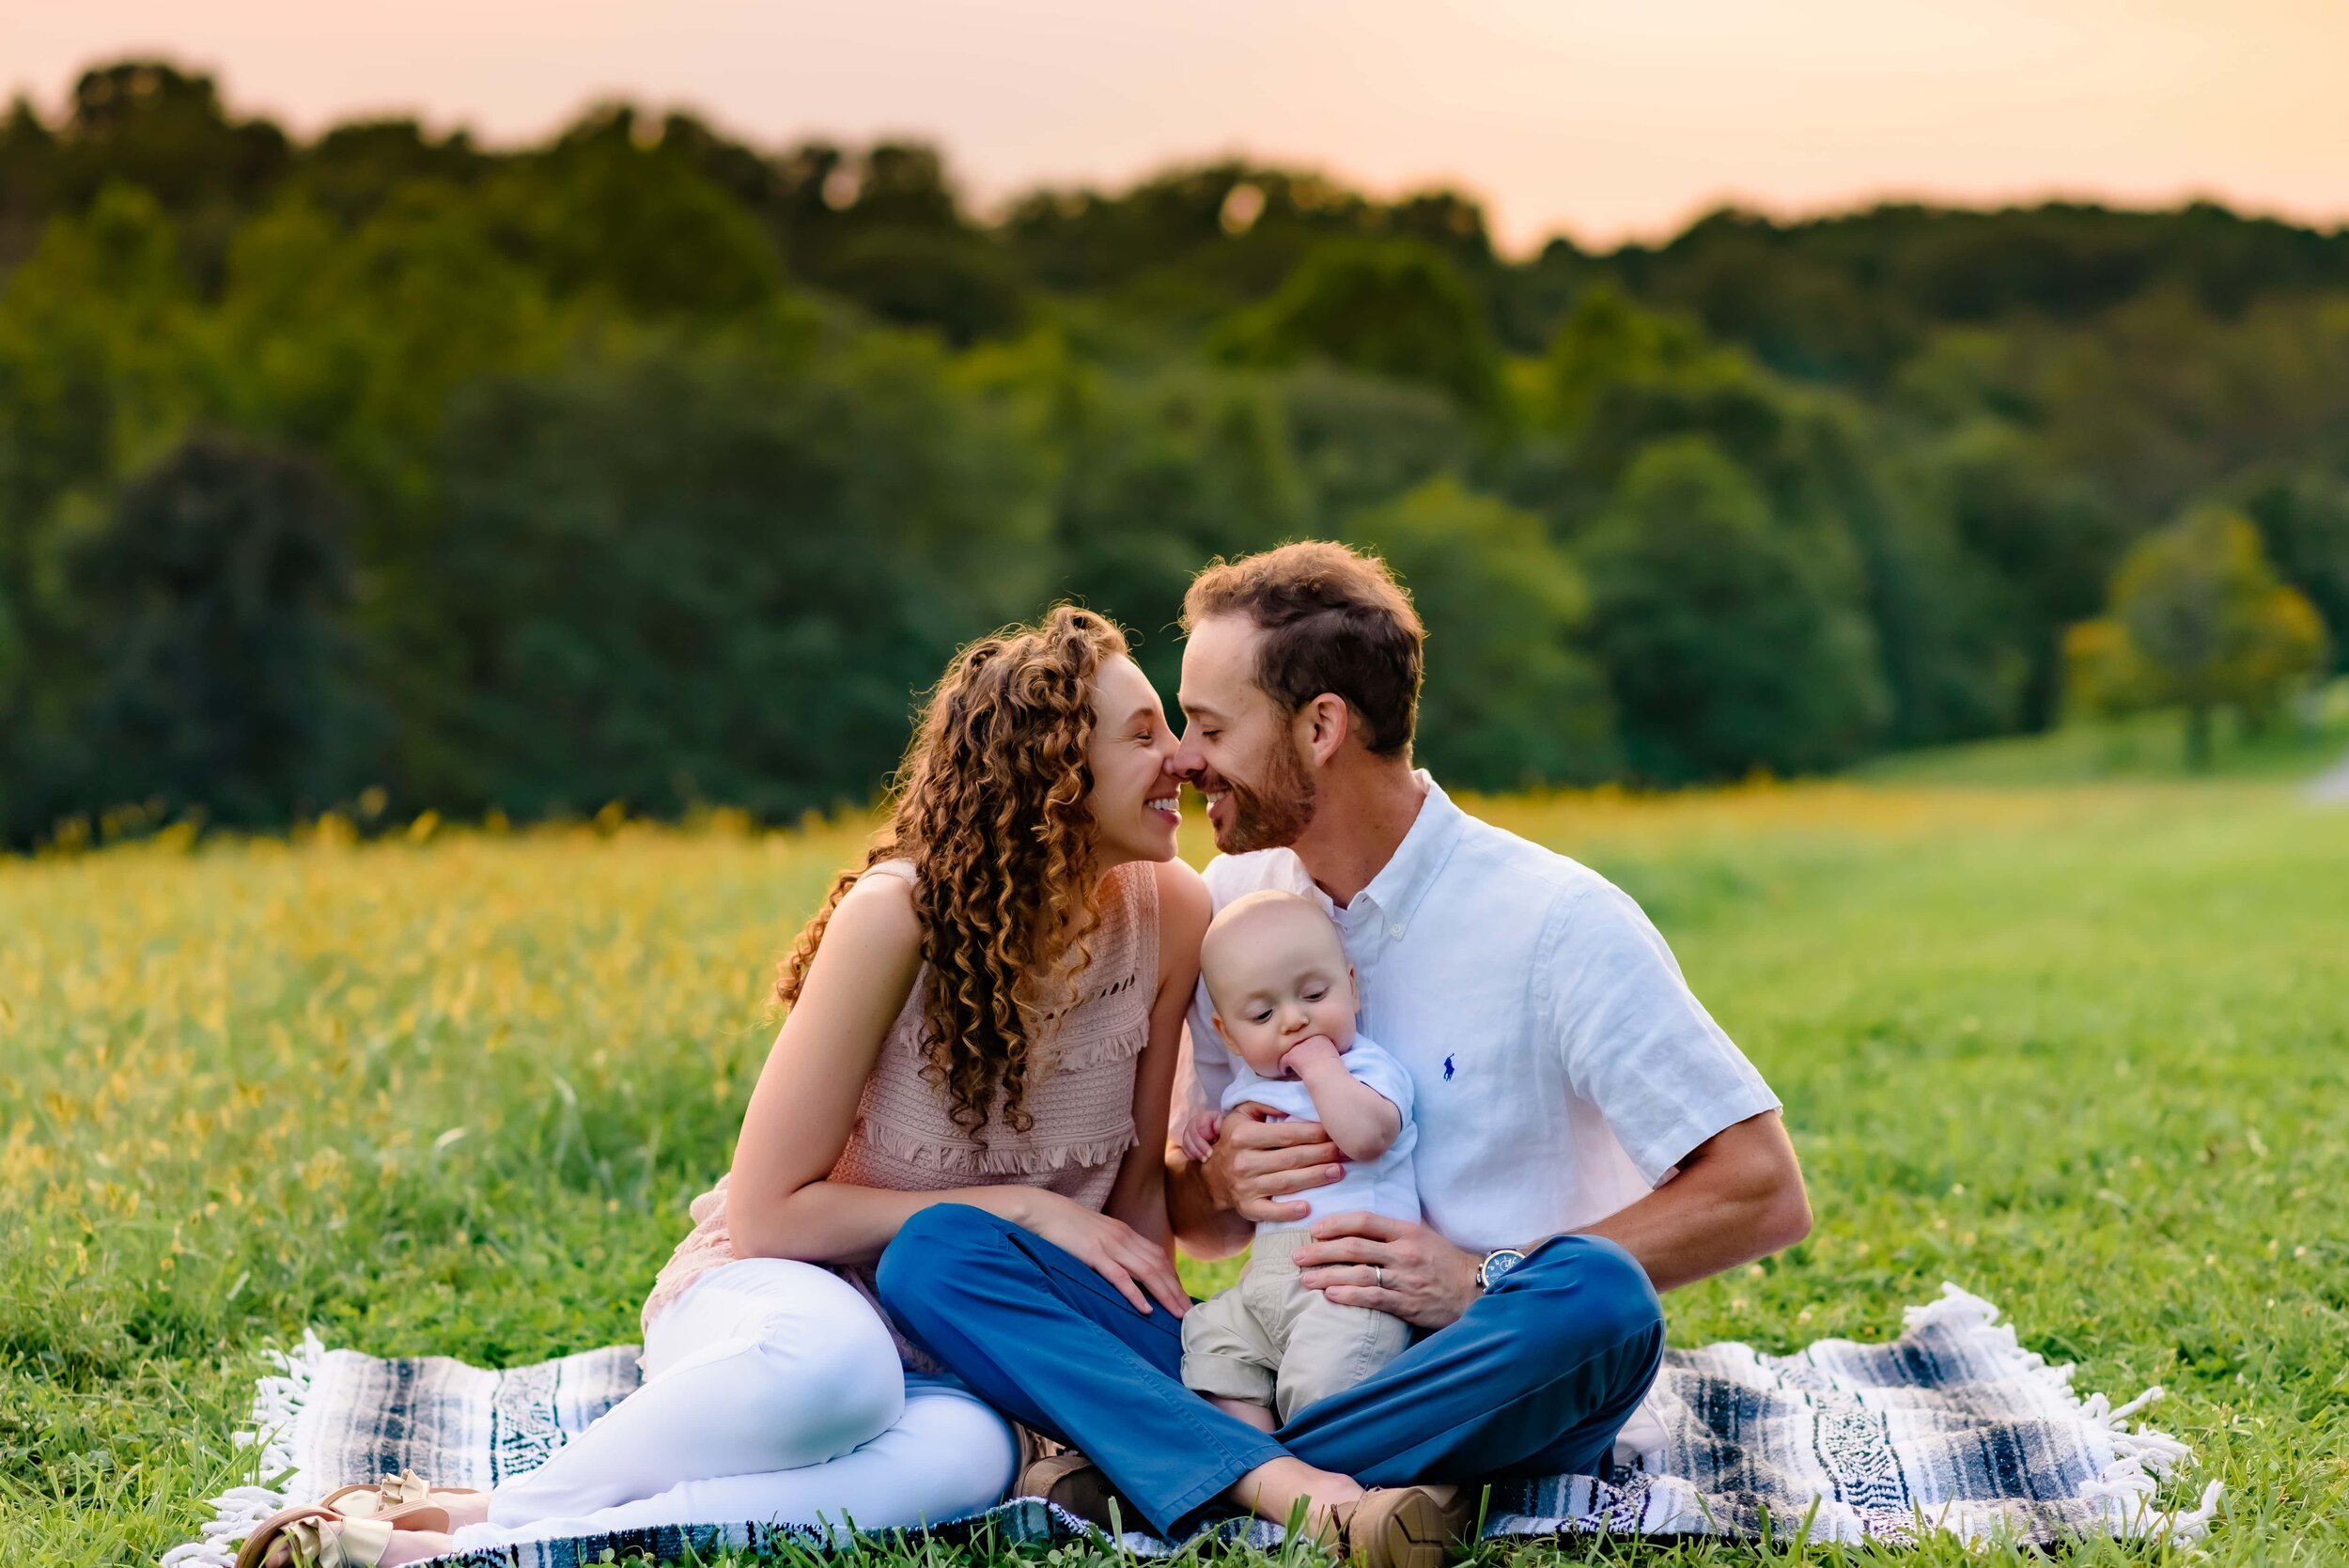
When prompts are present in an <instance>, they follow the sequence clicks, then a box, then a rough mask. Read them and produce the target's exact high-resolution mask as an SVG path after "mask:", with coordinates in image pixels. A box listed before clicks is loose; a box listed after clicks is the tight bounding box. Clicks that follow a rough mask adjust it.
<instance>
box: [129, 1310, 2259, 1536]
mask: <svg viewBox="0 0 2349 1568" xmlns="http://www.w3.org/2000/svg"><path fill="white" fill-rule="evenodd" d="M1942 1290H1943V1296H1942V1298H1941V1299H1940V1300H1938V1301H1936V1302H1933V1303H1931V1304H1929V1305H1927V1306H1922V1307H1914V1308H1911V1309H1909V1310H1908V1312H1907V1313H1906V1326H1905V1327H1904V1329H1903V1331H1902V1333H1901V1335H1900V1337H1899V1338H1898V1339H1895V1340H1893V1341H1891V1342H1890V1343H1882V1344H1862V1343H1856V1342H1854V1341H1850V1340H1822V1341H1819V1342H1818V1343H1814V1344H1812V1345H1810V1346H1808V1347H1807V1348H1805V1349H1803V1350H1801V1351H1799V1352H1797V1353H1796V1354H1794V1355H1791V1356H1765V1355H1762V1354H1759V1353H1757V1352H1756V1351H1754V1350H1752V1349H1751V1348H1750V1347H1749V1346H1746V1345H1743V1344H1738V1343H1723V1344H1713V1345H1707V1346H1705V1347H1703V1349H1698V1350H1672V1351H1668V1352H1666V1354H1665V1358H1664V1370H1663V1372H1662V1374H1661V1375H1660V1377H1659V1379H1658V1391H1657V1394H1656V1395H1654V1396H1652V1397H1651V1400H1650V1403H1649V1406H1648V1408H1649V1409H1651V1410H1652V1411H1654V1412H1655V1413H1656V1414H1657V1416H1658V1417H1660V1418H1661V1421H1662V1428H1663V1432H1664V1434H1665V1436H1664V1441H1663V1443H1662V1445H1661V1446H1660V1447H1658V1448H1656V1449H1652V1450H1650V1451H1649V1452H1645V1453H1643V1454H1641V1457H1640V1460H1639V1462H1638V1463H1637V1464H1635V1465H1631V1466H1619V1467H1616V1469H1615V1470H1614V1472H1613V1473H1612V1474H1610V1475H1609V1476H1606V1477H1594V1476H1557V1477H1552V1478H1549V1479H1547V1480H1541V1481H1526V1482H1510V1483H1501V1484H1497V1485H1495V1486H1494V1487H1493V1489H1492V1494H1491V1498H1490V1500H1489V1506H1488V1510H1487V1514H1486V1525H1485V1533H1486V1535H1487V1536H1501V1537H1518V1538H1532V1537H1542V1536H1555V1535H1569V1534H1571V1535H1583V1534H1595V1533H1601V1532H1613V1533H1617V1534H1632V1535H1644V1536H1718V1537H1725V1538H1733V1539H1747V1540H1750V1539H1758V1538H1759V1537H1761V1536H1762V1535H1763V1534H1764V1532H1765V1531H1768V1532H1769V1533H1771V1534H1773V1535H1776V1536H1778V1537H1780V1538H1781V1539H1782V1538H1784V1537H1785V1536H1787V1535H1789V1534H1792V1533H1794V1532H1796V1531H1797V1530H1804V1529H1807V1530H1808V1532H1809V1536H1810V1538H1811V1539H1812V1540H1814V1541H1824V1540H1835V1541H1858V1540H1862V1539H1872V1540H1876V1541H1882V1542H1886V1543H1890V1544H1906V1543H1912V1542H1915V1541H1918V1540H1920V1539H1921V1538H1922V1537H1924V1536H1926V1535H1928V1534H1931V1533H1934V1532H1936V1531H1947V1532H1949V1533H1951V1534H1953V1535H1956V1536H1958V1537H1960V1538H1963V1539H1965V1540H1968V1541H1972V1542H1988V1541H1995V1540H2000V1539H2005V1540H2011V1541H2014V1542H2016V1543H2022V1544H2032V1545H2054V1544H2057V1543H2059V1542H2062V1541H2065V1540H2070V1539H2075V1538H2078V1537H2085V1536H2108V1537H2114V1538H2119V1539H2123V1540H2146V1539H2158V1540H2171V1541H2191V1540H2195V1539H2198V1538H2200V1537H2201V1535H2202V1534H2203V1533H2204V1532H2205V1531H2206V1530H2207V1529H2208V1528H2209V1524H2210V1520H2211V1516H2212V1514H2213V1512H2214V1510H2215V1509H2216V1507H2217V1500H2218V1493H2219V1488H2218V1486H2217V1483H2212V1484H2211V1485H2209V1486H2208V1487H2206V1488H2205V1489H2204V1491H2203V1493H2202V1496H2201V1499H2200V1500H2199V1501H2198V1502H2197V1503H2196V1504H2194V1505H2193V1506H2190V1507H2187V1506H2180V1505H2164V1504H2163V1503H2162V1502H2161V1501H2160V1500H2159V1498H2158V1496H2157V1494H2158V1492H2159V1490H2160V1488H2161V1483H2162V1482H2163V1480H2164V1479H2165V1478H2167V1477H2170V1476H2171V1475H2172V1474H2173V1473H2174V1472H2175V1471H2177V1470H2178V1469H2179V1468H2180V1467H2182V1466H2183V1465H2184V1464H2185V1462H2186V1459H2187V1457H2188V1455H2187V1452H2186V1446H2185V1445H2184V1444H2182V1443H2180V1442H2178V1441H2177V1440H2176V1439H2174V1438H2172V1437H2170V1436H2165V1435H2164V1434H2161V1433H2159V1432H2155V1431H2152V1430H2150V1429H2148V1428H2146V1427H2144V1426H2143V1425H2142V1424H2141V1423H2139V1425H2138V1427H2137V1429H2136V1430H2132V1429H2131V1422H2130V1421H2129V1419H2128V1418H2130V1417H2131V1416H2133V1415H2134V1414H2135V1413H2136V1411H2137V1410H2138V1409H2139V1407H2141V1406H2142V1405H2145V1404H2146V1403H2147V1402H2149V1401H2150V1400H2152V1399H2154V1398H2155V1397H2156V1396H2158V1394H2159V1393H2160V1390H2159V1389H2150V1390H2148V1391H2147V1392H2146V1393H2145V1394H2144V1395H2141V1396H2140V1397H2139V1399H2137V1400H2134V1401H2132V1402H2131V1403H2130V1404H2128V1405H2123V1406H2122V1407H2120V1408H2118V1409H2115V1408H2113V1407H2112V1406H2111V1405H2109V1404H2108V1402H2107V1401H2106V1399H2105V1398H2104V1396H2103V1395H2101V1394H2092V1395H2090V1396H2088V1397H2087V1398H2084V1399H2083V1398H2081V1397H2079V1396H2077V1395H2076V1394H2074V1393H2073V1392H2072V1389H2071V1379H2072V1370H2073V1369H2072V1368H2071V1367H2070V1366H2068V1365H2067V1366H2049V1365H2047V1364H2046V1362H2045V1361H2044V1360H2043V1359H2042V1358H2040V1357H2038V1356H2036V1355H2033V1354H2032V1353H2030V1352H2029V1351H2027V1350H2025V1349H2023V1348H2022V1347H2021V1346H2020V1345H2019V1344H2017V1343H2016V1342H2015V1330H2014V1329H2013V1328H2012V1327H2009V1326H2007V1325H2004V1324H2001V1323H2000V1322H1999V1312H1998V1309H1997V1308H1995V1307H1993V1306H1991V1305H1990V1304H1989V1303H1988V1302H1986V1301H1983V1299H1981V1298H1980V1297H1978V1296H1969V1295H1968V1294H1967V1293H1966V1292H1964V1291H1961V1290H1959V1289H1958V1288H1957V1287H1956V1286H1955V1285H1944V1286H1943V1287H1942ZM635 1353H636V1347H635V1346H633V1345H614V1346H610V1347H608V1348H606V1349H602V1350H593V1351H587V1352H584V1353H582V1354H580V1355H576V1356H566V1357H564V1358H560V1359H558V1360H552V1361H541V1362H538V1363H537V1364H536V1365H533V1366H525V1367H516V1368H512V1369H510V1370H508V1371H505V1372H486V1371H483V1370H481V1369H479V1368H476V1367H470V1366H467V1365H465V1364H464V1363H462V1362H460V1361H456V1360H452V1359H450V1358H446V1357H439V1356H434V1357H424V1358H413V1359H402V1360H386V1359H383V1358H378V1357H373V1356H366V1355H363V1354H361V1353H360V1352H358V1351H353V1350H330V1349H328V1348H326V1347H325V1346H324V1345H323V1344H322V1343H319V1340H318V1338H317V1336H316V1335H315V1334H311V1335H309V1336H306V1337H305V1338H304V1340H303V1343H302V1344H300V1345H299V1346H297V1347H295V1348H294V1349H293V1350H291V1351H288V1352H274V1353H272V1359H273V1360H274V1361H275V1363H276V1365H277V1367H278V1371H277V1372H276V1373H275V1374H271V1375H267V1376H264V1377H262V1378H261V1379H260V1383H259V1387H258V1389H257V1393H256V1396H255V1400H254V1410H253V1422H254V1430H253V1431H252V1432H250V1433H240V1434H239V1435H238V1436H239V1440H240V1441H242V1442H246V1443H249V1444H251V1445H253V1446H254V1447H255V1448H257V1450H258V1453H257V1460H258V1463H257V1473H258V1475H259V1476H260V1477H261V1478H262V1479H263V1480H264V1481H267V1480H269V1479H271V1478H277V1479H278V1484H277V1485H275V1486H270V1485H263V1484H257V1485H251V1486H242V1487H239V1488H237V1489H235V1490H233V1491H231V1492H229V1493H227V1494H226V1495H225V1496H223V1497H221V1498H217V1499H215V1500H214V1506H215V1510H216V1516H215V1518H214V1519H213V1521H212V1522H211V1523H210V1525H207V1526H206V1527H205V1529H204V1531H203V1538H202V1539H201V1540H199V1541H194V1542H190V1543H189V1544H187V1545H182V1546H177V1547H174V1548H173V1549H172V1550H170V1551H168V1552H166V1553H164V1554H163V1560H162V1568H229V1565H230V1564H231V1563H232V1562H233V1561H234V1559H235V1555H236V1547H235V1544H236V1543H237V1542H239V1541H241V1539H243V1537H244V1536H245V1534H246V1533H247V1532H248V1531H249V1530H250V1529H252V1528H253V1526H254V1525H255V1524H256V1523H257V1522H258V1521H259V1520H261V1519H262V1518H265V1517H267V1516H268V1515H269V1514H272V1513H273V1512H274V1511H276V1510H277V1509H280V1508H283V1507H287V1506H288V1505H289V1504H291V1503H294V1502H300V1501H308V1500H311V1499H314V1498H319V1497H321V1496H323V1495H324V1494H325V1493H327V1492H328V1491H330V1490H332V1489H333V1488H334V1487H336V1486H340V1485H344V1484H347V1483H353V1482H365V1481H373V1480H375V1479H377V1478H378V1477H380V1476H385V1475H391V1474H394V1473H397V1472H398V1471H402V1470H410V1471H413V1472H415V1473H416V1474H419V1475H423V1476H426V1477H428V1478H430V1479H431V1480H432V1481H434V1482H435V1483H440V1484H443V1485H449V1486H474V1487H484V1488H487V1487H491V1486H495V1485H496V1484H497V1483H500V1482H502V1481H505V1480H506V1479H507V1478H509V1477H512V1476H516V1475H520V1474H521V1473H522V1472H524V1471H526V1470H529V1469H531V1468H533V1467H537V1465H540V1464H542V1463H544V1462H545V1460H546V1458H547V1456H548V1455H549V1454H551V1453H552V1452H554V1450H555V1449H556V1448H557V1447H559V1446H560V1445H561V1444H562V1443H564V1442H565V1441H567V1440H568V1438H569V1437H570V1436H573V1435H574V1434H576V1433H578V1432H579V1431H581V1430H582V1429H583V1428H584V1427H585V1426H586V1425H587V1423H588V1422H590V1421H594V1420H595V1419H596V1418H597V1417H598V1416H599V1415H601V1414H602V1413H603V1412H604V1411H605V1410H608V1409H610V1408H611V1407H612V1406H613V1405H615V1404H617V1403H618V1402H619V1401H620V1400H621V1399H623V1398H625V1397H626V1396H627V1395H628V1393H629V1392H630V1389H634V1388H635V1386H636V1382H637V1376H638V1374H637V1370H636V1360H635ZM827 1523H831V1522H829V1521H828V1522H827ZM1087 1530H1088V1527H1086V1526H1084V1525H1082V1524H1081V1523H1080V1522H1078V1521H1077V1520H1076V1519H1074V1518H1072V1517H1070V1516H1069V1515H1067V1514H1063V1513H1061V1512H1060V1511H1058V1510H1057V1509H1053V1508H1050V1507H1049V1506H1048V1505H1046V1504H1044V1503H1042V1502H1040V1501H1036V1500H1034V1499H1027V1500H1019V1499H1014V1500H1012V1501H1009V1502H1005V1503H1003V1504H1000V1505H998V1506H997V1507H995V1508H993V1509H990V1510H988V1512H987V1513H985V1514H979V1515H977V1516H975V1517H973V1518H971V1519H965V1520H958V1521H956V1522H955V1523H953V1524H951V1525H943V1526H941V1527H939V1528H938V1529H936V1530H934V1532H933V1533H934V1534H936V1535H941V1536H945V1537H948V1538H950V1539H979V1538H985V1537H991V1538H992V1539H993V1540H994V1541H995V1542H998V1543H1004V1544H1013V1543H1021V1542H1046V1541H1057V1540H1063V1539H1066V1538H1069V1537H1071V1536H1075V1535H1078V1534H1081V1533H1085V1532H1087ZM1214 1533H1215V1534H1216V1535H1217V1536H1218V1537H1219V1538H1221V1539H1223V1540H1226V1541H1235V1542H1237V1541H1246V1542H1249V1543H1252V1544H1253V1545H1262V1546H1273V1545H1278V1543H1279V1540H1280V1536H1281V1531H1280V1529H1279V1527H1277V1526H1273V1525H1270V1524H1266V1523H1263V1522H1261V1521H1253V1520H1238V1519H1236V1520H1232V1521H1229V1522H1227V1523H1225V1524H1224V1525H1222V1526H1220V1527H1218V1528H1217V1529H1216V1530H1215V1532H1214ZM831 1540H832V1535H831V1532H830V1531H829V1530H828V1529H825V1528H823V1527H822V1526H810V1525H805V1524H781V1525H778V1524H770V1523H758V1522H754V1521H745V1520H729V1521H711V1522H708V1523H701V1524H692V1525H685V1526H679V1527H677V1528H673V1529H656V1530H630V1531H626V1532H621V1533H614V1534H604V1535H597V1536H592V1537H584V1538H579V1539H573V1540H566V1541H557V1542H537V1543H531V1544H528V1545H516V1546H508V1547H503V1548H500V1549H497V1550H493V1551H487V1552H483V1551H475V1552H470V1553H465V1554H460V1555H459V1556H457V1557H453V1558H447V1559H443V1561H445V1562H452V1563H463V1564H467V1565H475V1564H477V1565H480V1568H583V1565H586V1564H594V1563H600V1562H608V1561H611V1560H613V1559H614V1558H619V1559H625V1558H627V1557H628V1556H629V1555H630V1552H632V1551H633V1552H641V1553H645V1554H646V1555H648V1556H650V1557H652V1558H655V1559H657V1560H680V1559H683V1558H685V1557H686V1556H687V1554H688V1553H689V1551H690V1552H692V1553H697V1554H699V1555H700V1556H701V1557H702V1558H704V1559H707V1558H708V1557H709V1556H710V1555H711V1554H712V1553H714V1552H715V1551H717V1550H719V1549H721V1548H723V1547H734V1548H738V1549H748V1550H751V1551H754V1552H757V1551H762V1550H767V1549H771V1548H775V1547H779V1546H782V1545H785V1544H786V1543H790V1544H795V1545H802V1546H812V1547H816V1548H818V1549H820V1548H822V1547H823V1546H825V1545H828V1544H830V1542H831ZM1122 1545H1124V1546H1125V1547H1126V1548H1127V1549H1128V1550H1130V1551H1132V1552H1133V1553H1135V1554H1137V1555H1140V1556H1164V1555H1169V1554H1171V1553H1172V1552H1174V1551H1175V1549H1176V1544H1175V1543H1170V1542H1165V1541H1161V1540H1159V1539H1157V1538H1155V1537H1152V1536H1148V1535H1143V1534H1140V1533H1131V1534H1128V1535H1127V1536H1126V1537H1125V1538H1124V1541H1123V1543H1122ZM607 1552H610V1553H611V1554H613V1556H612V1557H609V1558H608V1557H606V1556H605V1553H607Z"/></svg>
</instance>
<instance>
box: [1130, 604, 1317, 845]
mask: <svg viewBox="0 0 2349 1568" xmlns="http://www.w3.org/2000/svg"><path fill="white" fill-rule="evenodd" d="M1262 635H1263V633H1262V632H1260V631H1258V630H1257V629H1256V627H1255V624H1254V623H1253V622H1252V621H1250V620H1248V619H1247V618H1246V617H1245V616H1240V615H1215V616H1210V617H1208V618H1207V619H1206V620H1203V621H1201V622H1200V623H1199V624H1198V625H1196V626H1194V627H1192V628H1191V629H1190V639H1189V640H1188V641H1186V642H1185V643H1184V644H1183V687H1182V691H1181V693H1180V697H1179V700H1180V702H1181V704H1182V708H1183V716H1184V719H1185V720H1186V724H1185V727H1184V730H1183V743H1182V747H1181V749H1180V750H1179V751H1177V752H1176V753H1175V756H1174V759H1173V760H1172V761H1171V762H1169V763H1168V764H1167V768H1168V770H1169V771H1170V772H1173V773H1175V774H1176V775H1177V776H1179V777H1182V778H1185V779H1189V780H1190V782H1191V783H1192V784H1194V785H1196V786H1197V787H1198V789H1199V792H1200V793H1201V794H1203V795H1205V796H1206V798H1207V825H1208V826H1209V827H1210V828H1213V829H1214V830H1215V846H1216V847H1217V848H1218V849H1221V851H1223V853H1225V854H1227V855H1244V854H1247V853H1248V852H1249V851H1251V850H1254V849H1274V848H1279V847H1281V846H1283V845H1288V844H1294V843H1295V842H1296V841H1297V838H1298V835H1299V834H1300V833H1302V832H1303V831H1305V828H1306V825H1307V824H1308V823H1310V822H1312V821H1313V819H1314V776H1313V773H1312V772H1311V770H1310V769H1308V768H1307V767H1306V765H1305V759H1304V757H1303V756H1302V755H1300V754H1299V751H1298V744H1297V737H1296V730H1295V725H1294V724H1293V722H1291V716H1290V715H1288V714H1285V713H1283V712H1282V711H1281V709H1280V706H1279V705H1278V704H1276V703H1274V702H1273V700H1272V699H1271V698H1270V697H1268V696H1267V695H1266V694H1265V691H1264V689H1263V688H1262V687H1260V686H1258V685H1257V684H1256V642H1257V639H1258V638H1260V637H1261V636H1262Z"/></svg>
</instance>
